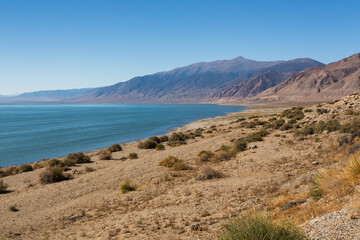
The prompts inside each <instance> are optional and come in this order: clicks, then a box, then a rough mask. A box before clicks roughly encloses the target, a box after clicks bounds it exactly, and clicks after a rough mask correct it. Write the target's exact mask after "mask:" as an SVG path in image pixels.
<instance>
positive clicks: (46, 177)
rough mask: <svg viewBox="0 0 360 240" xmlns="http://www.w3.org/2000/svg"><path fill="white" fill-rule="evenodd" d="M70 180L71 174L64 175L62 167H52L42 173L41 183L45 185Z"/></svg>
mask: <svg viewBox="0 0 360 240" xmlns="http://www.w3.org/2000/svg"><path fill="white" fill-rule="evenodd" d="M68 179H70V175H69V174H64V173H63V168H61V167H50V168H47V169H46V170H45V171H44V172H42V173H40V182H41V183H43V184H49V183H55V182H60V181H64V180H68Z"/></svg>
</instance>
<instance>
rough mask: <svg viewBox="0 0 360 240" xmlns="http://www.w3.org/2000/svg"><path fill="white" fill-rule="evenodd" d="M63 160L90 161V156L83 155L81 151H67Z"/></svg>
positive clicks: (76, 162)
mask: <svg viewBox="0 0 360 240" xmlns="http://www.w3.org/2000/svg"><path fill="white" fill-rule="evenodd" d="M65 160H67V161H69V162H74V163H75V164H78V163H90V162H91V161H90V157H89V156H87V155H85V154H84V153H83V152H78V153H69V154H68V155H67V156H66V158H65Z"/></svg>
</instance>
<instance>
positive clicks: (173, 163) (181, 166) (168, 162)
mask: <svg viewBox="0 0 360 240" xmlns="http://www.w3.org/2000/svg"><path fill="white" fill-rule="evenodd" d="M159 166H163V167H167V168H171V169H173V170H175V171H180V170H188V169H190V167H189V165H187V163H186V162H184V161H183V160H181V159H179V158H178V157H175V156H172V155H170V156H168V157H167V158H164V159H163V160H161V161H160V162H159Z"/></svg>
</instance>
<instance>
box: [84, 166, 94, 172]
mask: <svg viewBox="0 0 360 240" xmlns="http://www.w3.org/2000/svg"><path fill="white" fill-rule="evenodd" d="M93 171H95V169H94V168H93V167H85V172H93Z"/></svg>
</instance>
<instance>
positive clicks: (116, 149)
mask: <svg viewBox="0 0 360 240" xmlns="http://www.w3.org/2000/svg"><path fill="white" fill-rule="evenodd" d="M107 150H108V151H110V152H119V151H121V150H122V147H121V146H120V144H117V143H116V144H113V145H111V146H110V147H108V148H107Z"/></svg>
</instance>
